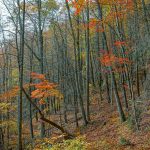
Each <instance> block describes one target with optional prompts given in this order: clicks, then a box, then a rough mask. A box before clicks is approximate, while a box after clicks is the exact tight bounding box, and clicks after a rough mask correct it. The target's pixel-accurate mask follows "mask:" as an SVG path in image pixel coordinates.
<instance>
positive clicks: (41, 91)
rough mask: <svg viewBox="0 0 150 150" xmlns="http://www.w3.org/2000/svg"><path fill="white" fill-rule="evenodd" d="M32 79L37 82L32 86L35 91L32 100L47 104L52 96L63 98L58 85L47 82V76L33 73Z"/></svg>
mask: <svg viewBox="0 0 150 150" xmlns="http://www.w3.org/2000/svg"><path fill="white" fill-rule="evenodd" d="M31 78H32V79H33V80H34V81H35V83H31V84H30V86H31V87H34V89H35V90H33V91H32V92H31V98H32V99H39V104H45V103H46V99H47V98H48V97H51V96H55V97H57V98H60V99H61V98H63V96H62V94H61V92H60V91H59V90H58V89H57V87H58V85H57V84H55V83H50V82H49V81H48V80H46V77H45V75H43V74H38V73H35V72H32V73H31Z"/></svg>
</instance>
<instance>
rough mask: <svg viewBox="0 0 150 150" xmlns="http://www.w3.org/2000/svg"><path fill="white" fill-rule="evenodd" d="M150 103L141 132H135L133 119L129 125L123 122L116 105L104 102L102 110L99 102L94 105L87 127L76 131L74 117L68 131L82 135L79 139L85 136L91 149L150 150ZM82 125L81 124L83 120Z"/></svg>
mask: <svg viewBox="0 0 150 150" xmlns="http://www.w3.org/2000/svg"><path fill="white" fill-rule="evenodd" d="M149 103H150V102H148V103H147V104H146V105H147V106H146V107H145V106H142V107H141V108H142V109H143V110H142V114H141V115H142V117H141V118H142V120H140V130H139V131H135V129H133V127H132V122H131V118H130V117H128V119H127V121H126V122H124V123H121V122H120V119H119V116H118V112H117V109H116V106H115V105H112V104H108V103H107V102H105V101H102V102H101V104H100V107H99V106H98V104H97V102H93V103H92V105H91V112H92V113H91V122H90V123H89V124H88V125H87V126H86V127H84V126H82V127H80V129H79V130H78V131H76V129H75V125H74V124H75V123H73V121H72V120H73V116H72V115H70V119H69V117H68V120H69V122H68V127H66V128H67V129H69V130H70V132H79V134H78V135H79V136H83V137H85V140H86V142H87V143H88V149H89V150H150V110H149V108H150V107H149ZM141 105H142V104H141ZM144 107H145V108H146V111H145V110H144V109H145V108H144ZM126 115H127V116H128V114H126ZM71 118H72V119H71ZM79 123H80V124H81V121H79Z"/></svg>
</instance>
